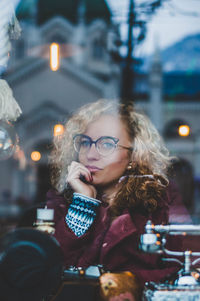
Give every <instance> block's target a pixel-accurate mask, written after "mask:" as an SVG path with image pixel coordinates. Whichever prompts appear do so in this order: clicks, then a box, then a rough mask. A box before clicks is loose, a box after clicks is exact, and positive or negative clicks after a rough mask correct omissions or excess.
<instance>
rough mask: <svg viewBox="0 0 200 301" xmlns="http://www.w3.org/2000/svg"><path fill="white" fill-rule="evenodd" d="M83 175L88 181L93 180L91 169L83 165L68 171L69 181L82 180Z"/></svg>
mask: <svg viewBox="0 0 200 301" xmlns="http://www.w3.org/2000/svg"><path fill="white" fill-rule="evenodd" d="M81 177H84V178H85V180H86V181H88V182H91V181H92V176H91V173H90V171H89V170H88V169H87V168H84V167H82V166H78V167H75V168H73V169H72V168H71V170H70V171H69V173H68V177H67V181H68V182H70V181H72V180H81V179H80V178H81Z"/></svg>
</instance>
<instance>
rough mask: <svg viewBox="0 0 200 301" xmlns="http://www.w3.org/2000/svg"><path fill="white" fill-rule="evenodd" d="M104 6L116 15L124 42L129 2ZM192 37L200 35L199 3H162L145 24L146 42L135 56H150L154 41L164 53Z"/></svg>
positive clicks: (186, 0) (121, 0) (193, 0)
mask: <svg viewBox="0 0 200 301" xmlns="http://www.w3.org/2000/svg"><path fill="white" fill-rule="evenodd" d="M135 1H137V2H141V1H142V0H135ZM107 2H108V3H109V5H110V7H111V8H112V10H113V12H114V14H115V20H116V21H117V22H119V23H120V24H122V25H121V34H122V37H123V39H126V36H127V25H126V17H127V12H128V6H129V0H107ZM193 33H200V0H165V2H164V5H163V6H162V7H161V8H159V10H158V11H157V13H156V14H155V15H154V16H153V17H152V19H151V21H150V22H149V23H148V33H147V36H146V40H145V42H144V43H143V44H142V45H141V46H140V48H138V54H140V55H144V54H148V53H151V52H152V51H153V50H154V47H155V46H154V45H155V40H156V41H157V43H158V46H159V47H160V48H161V49H163V48H165V47H167V46H170V45H171V44H173V43H175V42H177V41H178V40H181V39H182V38H183V37H185V36H187V35H190V34H193Z"/></svg>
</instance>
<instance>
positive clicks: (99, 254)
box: [47, 190, 180, 283]
mask: <svg viewBox="0 0 200 301" xmlns="http://www.w3.org/2000/svg"><path fill="white" fill-rule="evenodd" d="M47 207H48V208H53V209H54V212H55V229H56V231H55V238H56V239H57V240H58V242H59V243H60V246H61V249H62V251H63V254H64V264H65V266H66V267H69V266H77V267H78V266H80V267H88V266H90V265H95V264H103V265H104V267H105V268H106V270H108V271H111V272H120V271H131V272H133V273H134V274H136V275H137V276H138V278H139V280H140V282H141V283H144V282H146V281H155V282H158V281H160V280H162V279H163V278H164V277H165V276H167V275H168V274H171V273H172V272H173V271H174V270H177V269H179V268H180V267H178V266H176V265H175V266H174V265H172V264H169V263H163V262H161V257H160V255H157V254H146V253H142V252H141V251H140V250H139V249H138V243H139V238H140V234H142V233H144V226H145V224H146V222H147V220H148V219H149V218H151V219H152V221H153V222H154V223H155V224H161V223H164V224H166V223H167V222H168V210H169V201H168V197H167V196H166V199H165V200H164V199H163V200H161V201H160V204H159V206H158V208H157V210H156V212H155V213H154V214H153V215H152V216H145V215H144V214H142V213H139V212H132V213H131V214H130V212H128V210H124V212H123V214H122V215H120V216H119V217H117V218H116V219H115V220H114V221H113V222H112V223H111V219H110V215H109V207H108V206H107V205H105V204H102V205H101V206H100V207H99V211H98V214H97V216H96V219H95V221H94V223H93V224H92V226H91V227H90V229H89V230H88V231H87V232H86V233H85V234H84V235H83V236H81V237H77V236H76V235H75V234H74V233H73V232H72V231H71V229H69V228H68V226H67V224H66V222H65V216H66V214H67V210H68V205H67V202H66V200H65V199H64V197H63V196H61V195H59V194H58V193H57V192H55V191H54V190H50V191H49V192H48V193H47ZM176 242H177V238H176ZM177 244H180V242H178V243H177Z"/></svg>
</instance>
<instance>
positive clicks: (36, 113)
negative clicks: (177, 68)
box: [0, 0, 200, 202]
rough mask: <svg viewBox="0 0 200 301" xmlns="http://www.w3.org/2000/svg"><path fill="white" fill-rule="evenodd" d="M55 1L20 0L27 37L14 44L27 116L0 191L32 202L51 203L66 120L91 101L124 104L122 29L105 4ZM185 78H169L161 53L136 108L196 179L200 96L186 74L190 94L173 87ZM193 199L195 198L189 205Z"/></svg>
mask: <svg viewBox="0 0 200 301" xmlns="http://www.w3.org/2000/svg"><path fill="white" fill-rule="evenodd" d="M47 2H48V3H47ZM56 3H57V4H58V3H60V6H59V5H56V4H55V1H49V0H46V1H39V0H38V1H37V5H36V1H35V2H34V1H33V2H32V4H30V5H27V1H25V0H24V1H21V4H20V5H21V6H19V9H18V17H19V18H20V24H21V27H22V37H21V39H20V40H18V41H16V42H15V44H14V45H13V50H12V53H11V55H10V62H9V68H8V70H7V72H6V74H5V75H4V78H5V79H6V80H7V81H8V83H9V84H10V86H11V87H12V89H13V93H14V96H15V98H16V99H17V101H18V102H19V104H20V106H21V108H22V111H23V116H22V117H21V118H20V119H19V120H18V122H17V123H16V130H17V133H18V135H19V140H20V143H19V145H20V148H19V149H18V151H16V153H15V156H14V158H11V159H9V160H7V161H4V162H2V164H1V166H0V172H1V174H4V177H3V179H2V181H1V184H0V193H1V195H2V194H3V192H5V191H9V190H10V187H12V192H11V193H12V198H13V199H23V198H24V199H25V202H26V200H29V201H30V202H32V201H38V202H42V201H44V198H45V192H46V191H47V190H48V188H49V187H50V182H49V172H48V166H47V164H48V154H49V152H50V149H51V141H52V139H53V127H54V125H55V124H57V123H61V124H62V123H64V122H65V121H66V120H67V119H68V117H69V116H70V115H71V114H72V113H73V112H74V110H76V109H77V108H78V107H80V106H81V105H83V104H85V103H88V102H92V101H96V100H98V99H100V98H114V99H117V98H119V95H120V82H121V80H120V77H121V73H120V66H119V64H117V63H116V62H115V61H114V60H113V56H112V53H113V52H114V51H115V50H116V49H115V47H116V41H117V40H119V38H120V37H119V30H118V27H117V26H116V25H114V24H112V19H111V12H110V11H109V8H108V6H107V4H106V2H104V1H102V0H98V1H95V3H94V1H91V0H87V1H86V0H85V1H71V2H70V1H58V0H57V1H56ZM61 3H62V5H64V6H62V5H61ZM65 6H66V7H65ZM53 42H54V43H57V44H59V46H60V64H59V69H58V70H57V71H52V70H51V68H50V66H49V47H50V45H51V43H53ZM181 76H183V75H182V74H179V73H177V74H163V73H162V63H161V59H160V55H159V50H158V49H156V50H155V54H154V58H153V60H152V65H151V69H150V70H149V73H148V74H146V73H139V74H137V76H135V87H134V94H135V106H136V108H137V109H138V110H141V111H143V112H144V113H146V114H147V115H148V116H149V117H150V119H151V120H152V121H153V123H154V124H155V125H156V127H157V128H158V130H159V131H160V133H161V134H163V136H164V139H165V142H166V144H167V146H168V148H169V150H170V152H171V154H172V155H175V156H178V157H181V158H183V161H184V160H185V161H184V162H186V165H188V164H189V165H190V166H191V170H192V172H191V177H193V175H195V176H196V177H200V123H199V122H198V120H199V116H200V95H198V94H197V97H193V95H192V94H190V93H188V89H187V84H188V81H187V76H186V75H185V78H184V79H183V80H184V81H185V83H186V86H185V92H184V93H183V94H181V95H180V94H179V93H177V91H175V90H174V88H175V87H176V86H177V82H178V81H179V80H180V77H181ZM196 76H197V77H198V75H196ZM198 78H200V77H198ZM192 82H193V81H192ZM171 91H173V93H171ZM170 93H171V94H170ZM181 124H188V125H190V128H191V129H192V133H191V135H190V136H189V137H187V138H186V137H185V138H183V137H180V136H179V135H178V132H177V129H178V126H179V125H181ZM33 151H39V152H40V153H41V154H42V157H41V159H40V160H39V161H37V162H34V161H33V160H31V153H32V152H33ZM186 165H184V166H186ZM192 166H193V167H194V170H193V169H192ZM185 176H186V177H187V174H186V175H185ZM8 179H9V180H8ZM183 186H185V187H186V184H183ZM183 194H184V192H183ZM190 196H191V198H192V194H191V193H189V195H188V196H187V201H189V200H188V198H189V197H190ZM189 202H190V201H189ZM191 202H192V200H191Z"/></svg>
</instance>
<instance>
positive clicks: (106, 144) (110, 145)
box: [101, 142, 115, 149]
mask: <svg viewBox="0 0 200 301" xmlns="http://www.w3.org/2000/svg"><path fill="white" fill-rule="evenodd" d="M113 147H115V144H114V143H113V142H102V143H101V148H103V149H112V148H113Z"/></svg>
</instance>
